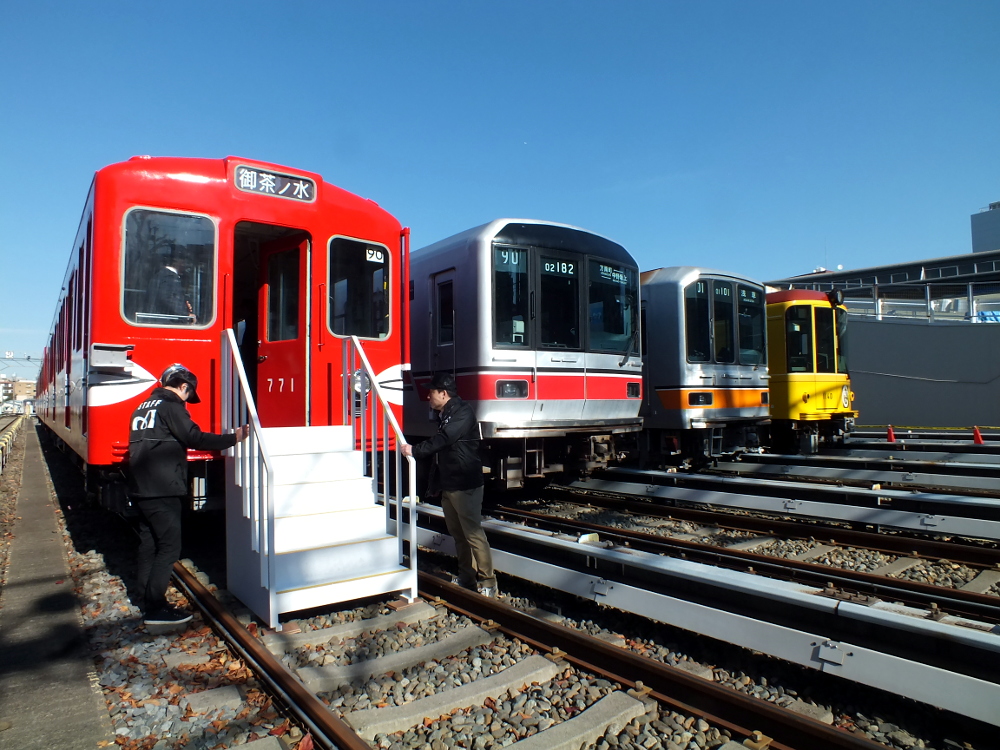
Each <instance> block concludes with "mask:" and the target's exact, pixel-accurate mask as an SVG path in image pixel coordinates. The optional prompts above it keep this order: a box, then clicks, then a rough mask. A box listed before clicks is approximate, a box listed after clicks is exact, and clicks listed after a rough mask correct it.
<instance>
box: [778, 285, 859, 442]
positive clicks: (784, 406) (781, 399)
mask: <svg viewBox="0 0 1000 750" xmlns="http://www.w3.org/2000/svg"><path fill="white" fill-rule="evenodd" d="M843 301H844V299H843V293H842V292H840V291H839V290H834V291H833V292H830V293H829V294H824V293H823V292H816V291H811V290H806V289H790V290H786V291H780V292H771V293H770V294H768V295H767V358H768V363H769V371H770V381H769V388H770V407H771V447H772V449H773V450H775V451H779V452H795V451H800V452H803V453H815V452H816V451H817V450H818V448H819V445H820V443H838V442H841V441H842V440H843V437H844V435H845V433H847V432H849V431H850V429H851V427H852V426H853V424H854V420H855V418H856V417H857V416H858V413H857V412H856V411H854V409H853V408H852V405H853V403H854V393H853V392H852V391H851V378H850V375H849V374H848V370H847V308H846V307H844V304H843Z"/></svg>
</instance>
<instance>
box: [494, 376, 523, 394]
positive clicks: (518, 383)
mask: <svg viewBox="0 0 1000 750" xmlns="http://www.w3.org/2000/svg"><path fill="white" fill-rule="evenodd" d="M527 397H528V381H527V380H498V381H497V398H527Z"/></svg>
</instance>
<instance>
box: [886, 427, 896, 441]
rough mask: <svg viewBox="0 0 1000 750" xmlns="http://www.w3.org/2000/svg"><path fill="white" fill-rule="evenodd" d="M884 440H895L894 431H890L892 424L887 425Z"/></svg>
mask: <svg viewBox="0 0 1000 750" xmlns="http://www.w3.org/2000/svg"><path fill="white" fill-rule="evenodd" d="M885 442H887V443H895V442H896V433H895V432H893V431H892V425H889V429H888V430H887V431H886V433H885Z"/></svg>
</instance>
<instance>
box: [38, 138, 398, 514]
mask: <svg viewBox="0 0 1000 750" xmlns="http://www.w3.org/2000/svg"><path fill="white" fill-rule="evenodd" d="M408 242H409V232H408V230H406V229H403V228H402V227H401V226H400V223H399V222H398V221H397V220H396V219H395V218H394V217H393V216H392V215H390V214H389V213H388V212H387V211H385V210H384V209H382V208H380V207H379V206H378V205H377V204H376V203H374V202H373V201H370V200H366V199H364V198H361V197H358V196H356V195H353V194H351V193H349V192H347V191H345V190H342V189H341V188H338V187H336V186H334V185H331V184H329V183H327V182H325V181H324V180H323V178H322V177H321V176H320V175H318V174H314V173H311V172H305V171H302V170H297V169H290V168H288V167H283V166H279V165H276V164H268V163H264V162H259V161H254V160H251V159H243V158H236V157H228V158H226V159H190V158H167V157H147V156H139V157H133V158H132V159H130V160H129V161H127V162H123V163H119V164H112V165H110V166H108V167H105V168H103V169H101V170H100V171H98V172H97V173H96V175H95V177H94V181H93V183H92V185H91V188H90V192H89V195H88V197H87V201H86V203H85V205H84V209H83V216H82V219H81V221H80V227H79V230H78V232H77V236H76V240H75V242H74V244H73V250H72V253H71V255H70V261H69V267H68V268H67V270H66V275H65V277H64V280H63V285H62V289H61V291H60V294H59V300H58V303H57V306H56V314H55V318H54V321H53V323H52V328H51V333H50V336H49V341H48V345H47V346H46V349H45V354H44V362H43V365H42V369H41V373H40V375H39V383H38V401H37V408H38V414H39V417H40V419H41V420H42V422H43V423H44V424H45V426H46V427H48V428H49V430H51V432H52V434H53V435H54V437H55V438H56V439H57V440H58V441H60V442H61V443H63V444H65V446H67V447H68V448H69V449H70V450H71V451H72V452H73V454H75V455H76V456H78V457H79V459H80V462H81V464H82V465H83V466H85V467H86V470H87V481H88V489H89V490H90V491H93V492H95V493H97V494H98V496H99V497H100V498H101V499H102V501H103V503H104V504H106V505H109V506H115V505H117V504H118V502H119V501H120V499H123V495H122V493H121V483H120V479H121V471H120V469H121V466H122V463H123V461H124V460H125V459H126V457H127V451H128V419H129V416H130V415H131V413H132V410H133V409H134V408H135V406H136V405H137V404H138V403H140V402H141V401H142V399H143V398H144V397H145V396H146V394H148V393H149V391H150V390H151V389H152V388H153V387H154V386H155V385H156V381H157V378H158V377H159V375H160V373H161V372H162V371H163V369H164V368H165V367H166V366H167V365H169V364H171V363H173V362H180V363H182V364H184V365H185V366H187V367H188V368H190V369H191V370H192V371H194V372H195V373H196V374H197V375H198V377H199V378H200V384H199V389H198V390H199V394H200V396H201V399H202V401H201V403H200V404H197V405H191V406H190V407H189V408H190V411H191V414H192V416H193V418H194V419H195V421H196V422H198V423H199V424H200V425H201V426H202V428H203V429H206V430H212V431H216V432H217V431H220V426H221V402H220V401H221V393H220V378H221V374H220V367H221V365H220V342H221V337H222V334H223V331H224V330H225V329H229V328H232V329H233V330H234V331H235V332H236V336H237V339H238V341H239V348H240V355H241V359H242V361H243V364H244V367H245V369H246V370H247V375H248V379H249V381H250V383H251V385H252V389H253V395H254V399H255V403H256V406H257V410H258V413H259V415H260V420H261V423H262V424H263V426H265V427H284V426H303V425H338V424H345V421H346V419H348V418H349V417H348V416H347V414H348V411H349V410H348V409H347V408H346V407H345V405H344V403H343V401H344V396H343V394H344V392H345V389H344V386H343V383H342V375H341V373H342V372H343V371H344V362H343V361H342V360H343V358H344V352H345V351H346V347H345V346H344V345H343V342H344V340H345V339H346V338H348V337H350V336H352V335H356V336H358V337H359V339H361V341H362V346H363V348H364V350H365V354H366V356H367V357H368V359H369V361H370V362H371V365H372V368H373V370H374V371H375V372H376V373H378V376H377V378H378V380H379V381H380V383H382V385H383V386H384V387H386V388H387V389H388V390H389V392H390V393H392V394H393V397H392V400H394V401H396V402H397V403H394V405H393V409H394V410H397V413H396V416H397V418H400V419H401V417H402V414H401V407H402V388H401V382H402V380H401V379H402V369H403V367H404V363H405V362H406V354H407V351H408V342H407V334H406V330H407V320H406V316H407V301H406V299H405V297H404V295H405V290H406V289H407V288H408V275H407V274H408V260H407V258H408ZM213 458H217V456H214V455H212V454H210V453H194V452H192V453H191V454H190V455H189V459H190V460H191V461H192V462H194V463H195V464H197V466H195V465H192V467H191V468H192V471H191V475H192V477H193V485H194V487H193V496H194V497H195V499H196V500H204V499H206V498H211V497H215V496H219V495H221V492H222V490H221V488H220V487H218V486H213V485H215V481H214V478H213V475H214V470H213V468H212V464H213V462H212V459H213ZM214 463H215V464H218V463H220V462H214Z"/></svg>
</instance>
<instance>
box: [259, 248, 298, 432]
mask: <svg viewBox="0 0 1000 750" xmlns="http://www.w3.org/2000/svg"><path fill="white" fill-rule="evenodd" d="M308 269H309V240H308V239H301V237H299V238H294V239H292V238H286V239H281V240H276V241H274V242H269V243H267V244H266V245H262V246H261V251H260V276H259V286H258V289H259V304H258V307H257V310H258V312H257V315H258V319H257V331H258V342H257V378H256V381H257V393H256V400H257V412H258V414H259V415H260V421H261V424H262V425H263V426H264V427H301V426H304V425H307V424H308V417H309V414H308V408H307V404H308V398H309V382H308V373H309V351H310V349H309V330H308V323H307V313H308V298H307V295H308V291H307V290H308V275H309V273H308Z"/></svg>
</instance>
